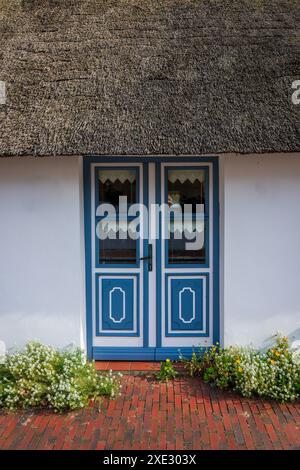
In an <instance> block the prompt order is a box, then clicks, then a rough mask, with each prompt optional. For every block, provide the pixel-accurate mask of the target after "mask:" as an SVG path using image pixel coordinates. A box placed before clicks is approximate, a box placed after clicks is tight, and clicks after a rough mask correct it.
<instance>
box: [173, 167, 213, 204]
mask: <svg viewBox="0 0 300 470" xmlns="http://www.w3.org/2000/svg"><path fill="white" fill-rule="evenodd" d="M167 171H168V205H169V207H170V208H174V209H176V207H178V206H181V208H182V210H183V206H184V204H192V206H193V207H192V211H193V212H196V204H201V205H202V207H198V210H199V209H200V210H201V212H204V206H205V170H197V169H193V168H191V169H188V170H183V169H178V170H177V169H169V170H167Z"/></svg>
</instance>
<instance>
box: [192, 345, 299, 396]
mask: <svg viewBox="0 0 300 470" xmlns="http://www.w3.org/2000/svg"><path fill="white" fill-rule="evenodd" d="M184 366H185V368H186V369H187V370H188V371H189V373H190V374H191V375H201V376H202V377H203V378H204V380H205V381H206V382H213V383H215V384H216V385H217V386H218V387H220V388H223V389H226V388H233V389H234V390H236V391H238V392H239V393H241V394H242V395H243V396H245V397H252V396H254V395H258V396H261V397H264V398H272V399H275V400H278V401H281V402H286V401H293V400H296V399H297V398H299V396H300V361H299V360H298V355H297V354H293V353H292V352H291V351H290V349H289V345H288V339H287V338H286V337H283V336H276V341H275V345H274V346H273V347H270V348H269V349H268V350H267V351H266V352H265V353H262V352H260V351H258V350H256V349H253V348H250V347H248V348H245V347H237V346H235V347H229V348H225V349H221V348H219V347H218V345H217V346H213V347H212V348H210V349H203V350H201V349H200V350H199V354H198V355H197V354H196V353H193V357H192V360H191V361H187V360H186V359H185V360H184Z"/></svg>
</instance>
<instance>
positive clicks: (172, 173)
mask: <svg viewBox="0 0 300 470" xmlns="http://www.w3.org/2000/svg"><path fill="white" fill-rule="evenodd" d="M168 180H169V181H170V182H171V183H175V182H176V181H180V183H181V184H183V183H185V182H186V181H189V182H190V183H195V181H199V182H200V183H204V181H205V172H204V171H203V170H169V171H168Z"/></svg>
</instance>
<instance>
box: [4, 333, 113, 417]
mask: <svg viewBox="0 0 300 470" xmlns="http://www.w3.org/2000/svg"><path fill="white" fill-rule="evenodd" d="M120 381H121V374H113V373H112V372H111V371H109V372H108V373H101V374H100V373H99V372H97V371H96V369H95V365H94V363H93V362H88V361H87V360H86V358H85V355H84V353H83V352H82V351H81V350H79V349H77V350H75V351H72V352H64V351H58V350H56V349H54V348H52V347H50V346H45V345H43V344H41V343H38V342H30V343H28V344H27V345H26V346H25V349H24V350H23V351H21V352H17V353H15V354H13V355H6V356H5V359H4V361H2V362H1V363H0V408H6V409H9V410H13V409H17V408H28V407H34V406H43V407H49V408H53V409H54V410H55V411H66V410H73V409H77V408H83V407H85V406H87V405H88V404H89V402H90V401H91V400H92V401H97V400H99V399H100V397H101V396H107V397H110V398H114V397H115V396H117V394H119V392H120V388H121V384H120Z"/></svg>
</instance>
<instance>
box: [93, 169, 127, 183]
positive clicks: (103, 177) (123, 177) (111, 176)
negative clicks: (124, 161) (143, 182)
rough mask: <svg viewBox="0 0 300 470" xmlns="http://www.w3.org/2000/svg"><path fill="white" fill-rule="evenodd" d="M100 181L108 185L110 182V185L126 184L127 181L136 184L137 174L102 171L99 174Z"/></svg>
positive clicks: (122, 171) (125, 171)
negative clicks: (117, 182) (118, 182)
mask: <svg viewBox="0 0 300 470" xmlns="http://www.w3.org/2000/svg"><path fill="white" fill-rule="evenodd" d="M98 176H99V180H100V181H101V183H103V184H104V183H106V182H107V181H109V182H110V183H115V182H116V181H120V182H121V183H125V181H129V182H130V183H131V184H132V183H134V181H135V180H136V173H135V171H134V170H125V169H124V170H121V169H120V170H100V171H99V173H98Z"/></svg>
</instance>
